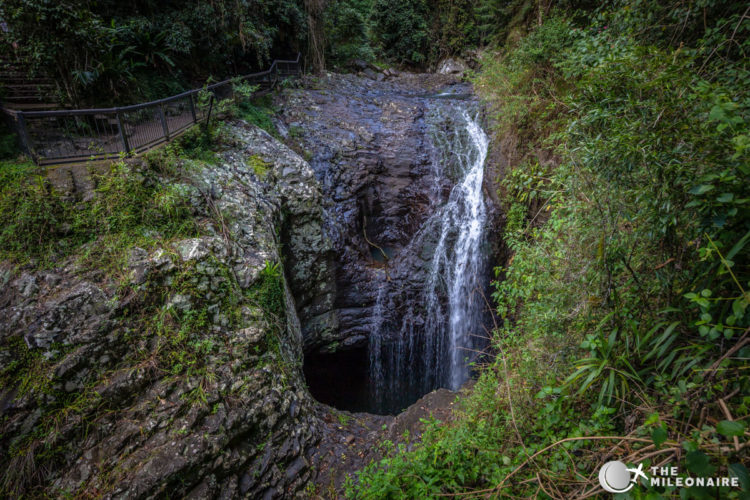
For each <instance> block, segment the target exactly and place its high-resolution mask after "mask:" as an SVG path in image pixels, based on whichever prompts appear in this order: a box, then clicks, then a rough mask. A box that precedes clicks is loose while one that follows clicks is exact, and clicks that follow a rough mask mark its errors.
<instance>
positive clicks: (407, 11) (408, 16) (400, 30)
mask: <svg viewBox="0 0 750 500" xmlns="http://www.w3.org/2000/svg"><path fill="white" fill-rule="evenodd" d="M370 19H371V22H372V33H373V38H374V40H375V42H376V44H377V45H378V47H379V48H380V50H382V52H383V55H384V56H385V57H386V58H387V59H390V60H392V61H394V62H397V63H404V64H422V63H425V62H426V61H427V54H428V49H429V19H428V9H427V4H426V3H425V0H406V1H403V0H374V1H373V5H372V12H371V14H370Z"/></svg>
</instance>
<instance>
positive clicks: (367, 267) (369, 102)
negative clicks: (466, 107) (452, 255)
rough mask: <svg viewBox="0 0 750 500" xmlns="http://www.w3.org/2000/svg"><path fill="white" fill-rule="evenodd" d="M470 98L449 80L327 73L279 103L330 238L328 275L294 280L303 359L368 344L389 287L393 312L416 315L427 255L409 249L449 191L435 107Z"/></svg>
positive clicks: (301, 276) (465, 89)
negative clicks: (439, 171) (436, 138)
mask: <svg viewBox="0 0 750 500" xmlns="http://www.w3.org/2000/svg"><path fill="white" fill-rule="evenodd" d="M470 91H471V89H470V87H469V86H468V85H466V84H461V83H459V82H458V80H457V79H456V78H455V76H452V75H414V74H408V73H404V74H403V75H400V76H398V78H394V79H392V80H388V81H384V82H374V81H371V80H370V79H368V78H362V77H356V76H352V75H328V76H327V77H323V78H320V79H317V80H316V81H315V82H314V83H313V84H312V85H310V86H308V87H307V88H305V89H301V90H288V91H286V92H285V94H283V95H282V96H281V97H280V104H282V103H283V115H282V119H283V121H284V123H285V127H286V128H288V129H289V130H290V131H292V133H291V134H290V138H289V141H291V142H296V148H297V149H298V150H299V151H300V152H301V153H302V154H304V155H306V156H307V157H308V158H310V165H311V166H312V168H313V170H314V172H315V175H316V177H317V179H318V180H319V182H320V184H321V188H322V191H323V195H324V201H323V207H324V211H325V224H324V228H323V230H324V233H325V234H326V235H328V237H329V239H330V248H329V247H327V248H326V251H327V252H328V254H327V255H328V256H329V257H327V261H328V264H327V267H326V272H325V273H318V276H317V277H318V280H317V281H314V285H313V286H311V281H310V278H311V275H310V273H301V274H296V273H290V275H289V279H290V286H291V289H292V292H293V293H294V295H295V297H296V299H297V306H298V311H299V316H300V320H301V322H302V325H303V328H302V330H303V338H304V349H305V351H310V350H317V351H320V352H330V351H335V350H338V349H342V348H344V349H346V348H355V347H362V346H365V345H366V344H367V341H368V336H369V335H370V333H371V332H372V331H373V329H374V328H375V326H374V322H376V321H378V314H377V313H376V311H374V309H375V308H376V306H377V295H378V290H379V289H381V288H383V287H381V286H380V285H381V284H382V283H383V282H385V281H387V282H390V283H391V286H390V287H389V288H390V289H391V290H394V289H396V290H400V292H399V293H396V294H391V300H390V302H391V303H390V304H389V307H392V308H394V309H403V311H406V309H407V308H409V307H411V305H409V304H407V302H409V301H411V300H413V299H414V297H415V296H416V295H417V293H418V292H417V291H418V290H419V291H421V289H422V288H423V285H424V282H425V276H424V273H423V271H424V270H425V266H426V265H427V261H428V259H429V258H430V255H429V249H413V248H410V249H407V248H406V247H407V246H408V245H409V244H410V241H411V240H412V238H413V236H414V234H415V232H416V231H417V230H418V229H419V228H420V227H421V225H422V224H423V222H424V221H425V219H426V218H427V217H428V216H429V215H430V214H429V211H430V210H431V209H432V208H433V206H432V204H433V203H434V200H435V198H436V197H439V196H440V193H443V194H444V193H447V192H448V191H449V190H450V187H451V185H450V183H449V182H447V181H446V180H445V179H442V178H439V177H437V176H436V174H435V171H434V162H435V156H436V155H437V154H438V152H437V151H436V148H435V146H434V145H433V142H432V140H431V137H430V129H429V127H430V126H431V124H430V120H429V119H428V116H427V115H428V114H429V113H430V112H431V109H433V108H434V106H433V105H431V104H430V102H428V101H429V100H430V99H436V98H437V99H441V98H445V97H441V96H457V95H465V94H468V93H470ZM287 247H288V248H295V247H296V245H294V244H290V245H287ZM331 255H335V258H331V257H330V256H331ZM318 259H319V260H320V259H321V257H318ZM321 279H323V281H321ZM413 316H414V321H416V322H419V318H418V317H417V316H418V314H415V315H413Z"/></svg>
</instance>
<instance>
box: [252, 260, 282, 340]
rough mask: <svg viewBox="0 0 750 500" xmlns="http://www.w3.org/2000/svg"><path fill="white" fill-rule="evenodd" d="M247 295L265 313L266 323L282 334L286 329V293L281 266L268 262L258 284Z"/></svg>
mask: <svg viewBox="0 0 750 500" xmlns="http://www.w3.org/2000/svg"><path fill="white" fill-rule="evenodd" d="M247 295H248V298H249V299H250V300H251V301H252V302H254V303H255V304H256V305H257V306H258V307H259V308H260V309H261V310H262V311H263V316H264V318H265V320H266V322H267V323H268V324H269V325H270V326H271V327H272V328H273V329H274V330H275V332H276V334H277V335H279V334H281V332H283V331H284V330H285V329H286V291H285V288H284V275H283V271H282V269H281V265H280V264H279V263H276V262H271V261H266V263H265V266H264V267H263V270H262V271H261V273H260V278H259V281H258V284H257V285H256V286H255V287H253V288H252V289H251V290H250V291H249V292H248V294H247Z"/></svg>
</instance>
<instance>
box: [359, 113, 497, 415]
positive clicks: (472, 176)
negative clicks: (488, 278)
mask: <svg viewBox="0 0 750 500" xmlns="http://www.w3.org/2000/svg"><path fill="white" fill-rule="evenodd" d="M472 106H473V104H472V102H471V101H465V100H456V99H435V100H432V101H431V103H430V107H429V112H428V113H427V122H428V125H429V126H430V129H431V138H432V142H433V145H434V148H435V151H434V155H433V164H432V166H433V169H432V170H433V171H432V175H433V177H434V189H433V192H432V200H431V215H429V216H428V217H427V219H426V221H425V222H424V224H422V226H421V228H420V229H419V231H417V233H416V234H415V235H414V237H413V238H412V240H411V242H410V243H409V244H408V245H407V247H406V248H404V250H403V252H402V253H403V254H409V253H415V252H416V253H418V254H420V255H422V256H423V261H424V265H423V267H424V269H421V270H419V271H418V272H420V273H422V274H424V275H425V277H426V279H424V280H423V281H422V283H423V284H422V287H421V289H419V290H416V291H406V292H405V291H403V290H395V289H393V286H392V285H391V282H390V281H389V280H384V281H383V282H382V284H381V286H380V288H379V291H378V295H377V301H376V304H375V307H374V309H373V314H372V319H373V322H372V333H371V336H370V343H369V359H370V378H371V382H370V387H371V395H372V398H373V403H374V404H375V405H376V406H377V407H378V408H380V409H381V411H385V412H396V411H399V410H400V409H402V408H404V407H405V406H406V405H408V404H410V403H411V402H413V400H414V399H415V395H417V397H418V395H421V394H424V393H426V392H428V391H430V390H432V389H435V388H437V387H448V388H450V389H452V390H457V389H458V388H459V387H460V386H461V385H462V384H463V383H464V382H465V381H466V380H467V379H468V377H469V364H470V362H471V360H472V359H473V358H475V357H476V356H475V354H476V352H477V347H481V346H480V342H478V341H477V339H478V338H479V337H480V336H481V328H482V327H481V325H482V314H483V300H482V298H481V295H480V294H481V292H482V290H481V287H482V276H483V275H484V269H485V256H484V253H483V251H482V244H483V228H484V227H485V222H486V218H487V209H486V206H485V200H484V197H483V192H482V183H483V178H484V163H485V160H486V157H487V149H488V144H489V140H488V137H487V135H486V134H485V133H484V131H483V130H482V128H481V126H480V125H479V122H478V112H477V111H475V110H471V107H472ZM415 272H417V270H415ZM400 293H406V294H408V295H409V296H410V298H411V300H408V301H404V302H405V303H407V304H408V305H407V306H406V307H405V310H401V311H394V304H393V297H394V296H397V295H398V294H400Z"/></svg>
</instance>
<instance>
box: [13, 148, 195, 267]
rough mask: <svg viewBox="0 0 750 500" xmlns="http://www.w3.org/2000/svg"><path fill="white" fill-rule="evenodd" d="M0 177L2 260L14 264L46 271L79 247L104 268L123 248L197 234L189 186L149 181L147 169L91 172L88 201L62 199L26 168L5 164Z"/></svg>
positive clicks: (118, 258) (119, 256)
mask: <svg viewBox="0 0 750 500" xmlns="http://www.w3.org/2000/svg"><path fill="white" fill-rule="evenodd" d="M0 175H1V176H2V181H3V182H2V186H1V187H0V223H1V224H2V231H1V232H0V246H1V247H2V251H1V255H2V258H7V259H11V260H13V261H16V262H19V263H23V262H28V261H30V260H32V261H35V262H36V263H37V264H38V265H46V264H48V263H51V262H52V261H54V260H56V259H59V258H62V257H65V256H66V255H69V254H70V253H72V252H73V250H75V249H77V248H79V247H80V246H81V245H86V248H85V250H86V251H85V252H84V255H85V256H86V258H88V259H89V260H90V261H91V262H94V261H95V260H96V259H103V260H101V261H99V262H98V265H99V266H106V265H108V264H116V263H117V262H120V261H121V260H122V259H123V258H124V256H123V254H124V251H123V245H124V246H125V247H128V246H131V245H130V244H133V243H134V242H135V241H139V242H141V243H143V244H147V242H148V240H152V239H153V235H159V236H160V237H163V238H172V237H175V236H185V235H192V234H196V231H197V228H196V226H195V223H194V220H193V218H192V213H191V209H190V205H189V199H190V192H189V189H188V187H187V186H185V185H182V184H179V183H173V184H165V183H160V182H156V180H155V178H154V176H155V173H154V172H153V171H142V172H134V171H132V169H131V167H129V166H126V165H125V164H123V163H114V164H112V166H111V167H110V168H109V169H108V171H107V172H105V173H103V174H92V176H93V178H94V180H95V181H96V184H97V187H96V195H95V196H94V197H93V199H92V200H91V201H89V202H75V201H74V200H68V199H63V197H62V196H61V195H60V194H59V193H57V192H56V191H55V190H54V188H53V187H52V186H51V184H50V183H49V182H48V181H47V179H46V177H45V176H43V175H40V174H39V169H38V167H35V166H34V165H32V164H31V163H20V164H19V163H15V162H6V163H4V164H3V165H2V168H0ZM126 242H127V243H130V244H126Z"/></svg>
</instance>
